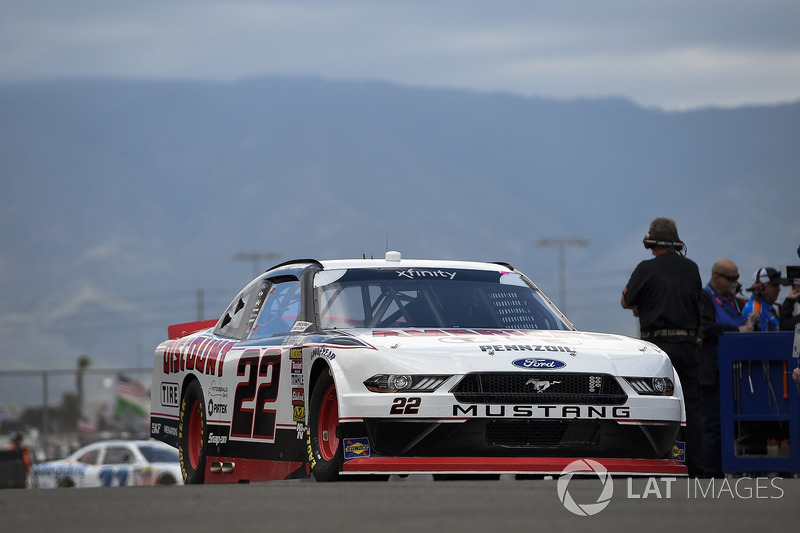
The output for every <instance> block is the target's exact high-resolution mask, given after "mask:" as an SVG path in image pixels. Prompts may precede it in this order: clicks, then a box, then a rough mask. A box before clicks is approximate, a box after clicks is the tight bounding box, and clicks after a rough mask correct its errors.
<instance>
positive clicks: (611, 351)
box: [344, 329, 669, 375]
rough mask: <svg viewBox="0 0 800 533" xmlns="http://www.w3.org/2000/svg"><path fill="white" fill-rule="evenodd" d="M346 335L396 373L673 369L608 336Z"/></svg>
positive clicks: (651, 353)
mask: <svg viewBox="0 0 800 533" xmlns="http://www.w3.org/2000/svg"><path fill="white" fill-rule="evenodd" d="M344 333H345V334H346V335H348V336H352V337H355V338H357V339H359V340H360V341H361V342H363V343H364V344H365V345H368V346H370V347H373V348H374V349H376V350H377V351H379V352H380V354H381V355H380V356H378V357H376V358H375V359H378V360H382V361H383V363H384V364H388V365H389V366H391V367H393V368H391V369H390V368H386V370H392V371H397V370H405V371H408V372H441V371H442V370H444V369H447V371H449V372H453V373H457V374H462V373H467V372H476V371H477V372H508V371H514V370H515V369H516V370H528V371H530V370H536V371H551V370H560V371H563V372H570V371H580V372H603V373H611V374H620V373H623V374H624V375H652V374H653V373H662V372H664V371H665V367H668V366H669V359H668V358H667V356H666V354H665V353H664V352H663V351H661V350H660V349H659V348H658V347H657V346H655V345H653V344H651V343H648V342H645V341H642V340H639V339H634V338H631V337H625V336H622V335H612V334H606V333H586V332H577V331H559V330H524V331H523V330H475V329H378V330H348V331H346V332H344ZM487 356H489V357H487ZM373 357H374V355H373ZM374 362H377V361H374ZM369 366H373V365H369Z"/></svg>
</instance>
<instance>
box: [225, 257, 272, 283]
mask: <svg viewBox="0 0 800 533" xmlns="http://www.w3.org/2000/svg"><path fill="white" fill-rule="evenodd" d="M278 256H279V254H278V253H277V252H239V253H238V254H233V260H234V261H252V262H253V278H255V277H256V276H258V275H259V274H260V273H261V272H260V270H261V261H262V260H264V259H275V258H277V257H278Z"/></svg>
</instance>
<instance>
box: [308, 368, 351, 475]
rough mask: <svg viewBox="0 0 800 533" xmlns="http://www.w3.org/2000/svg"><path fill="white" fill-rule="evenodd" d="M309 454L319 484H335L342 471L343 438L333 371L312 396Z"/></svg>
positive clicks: (325, 376) (326, 375) (309, 423)
mask: <svg viewBox="0 0 800 533" xmlns="http://www.w3.org/2000/svg"><path fill="white" fill-rule="evenodd" d="M308 428H309V432H308V453H309V462H310V463H311V472H312V473H313V474H314V478H315V479H316V480H317V481H335V480H337V479H338V478H339V471H340V470H341V468H342V462H343V460H342V443H341V440H340V439H339V401H338V399H337V397H336V386H335V385H334V383H333V377H332V376H331V375H330V372H326V373H324V374H323V375H322V377H320V379H319V381H318V382H317V384H316V385H315V386H314V390H313V391H312V393H311V403H310V404H309V417H308Z"/></svg>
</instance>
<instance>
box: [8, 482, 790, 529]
mask: <svg viewBox="0 0 800 533" xmlns="http://www.w3.org/2000/svg"><path fill="white" fill-rule="evenodd" d="M692 481H693V480H687V479H686V478H678V479H675V480H674V481H673V482H669V481H668V480H663V479H660V478H652V481H651V480H648V479H644V478H637V479H633V480H628V479H627V478H617V479H615V480H614V481H613V494H612V497H611V498H610V499H608V500H607V501H608V505H607V506H606V507H605V508H603V509H602V510H600V512H598V513H597V514H593V515H591V516H578V515H576V514H573V513H571V512H570V511H568V510H567V509H566V507H565V506H564V504H563V503H562V502H561V500H560V498H559V493H558V492H559V491H558V488H557V485H558V478H557V479H555V480H553V479H550V480H547V479H545V480H541V479H536V480H531V479H514V478H513V476H503V477H502V478H501V479H500V480H495V481H487V480H467V481H464V480H458V481H433V480H431V479H430V477H429V476H411V477H408V478H396V477H392V478H391V479H390V481H388V482H371V481H370V482H365V481H361V482H344V483H316V482H314V481H310V480H303V481H298V480H294V481H279V482H272V483H258V484H249V485H245V484H242V485H203V486H196V485H194V486H161V487H122V488H97V489H29V490H13V489H6V490H0V531H2V532H4V533H7V532H14V533H34V532H40V531H41V532H64V531H66V532H81V533H84V532H86V533H91V532H94V531H98V532H101V531H102V532H116V533H123V532H129V531H130V532H134V531H135V532H142V531H147V532H155V531H159V532H160V531H169V532H181V533H183V532H192V533H203V532H215V533H219V532H238V531H270V532H284V531H298V532H299V531H302V532H309V531H311V532H319V531H326V532H327V531H335V532H340V531H341V532H362V531H378V532H381V533H392V532H412V533H413V532H428V531H435V532H441V533H449V532H459V533H461V532H464V533H466V532H473V531H474V532H480V533H500V532H503V533H505V532H517V531H521V532H524V531H537V532H555V531H568V530H569V531H581V530H586V531H595V532H596V531H626V532H627V531H639V530H641V531H646V532H648V533H651V532H660V531H669V532H670V533H686V532H695V531H698V532H711V531H723V532H726V533H727V532H737V531H747V532H749V533H763V532H766V531H778V529H777V528H779V527H781V528H784V529H783V530H784V531H797V529H798V527H797V525H798V521H799V520H800V505H798V504H799V503H800V479H779V480H773V481H770V480H768V479H766V478H764V479H760V480H756V479H753V480H747V479H745V480H743V481H740V482H739V483H738V486H737V485H736V484H735V481H736V480H727V481H728V482H727V483H725V482H724V481H723V482H721V481H720V480H716V483H715V485H714V486H713V487H712V486H711V480H697V482H703V484H702V485H695V486H694V487H693V486H692V485H691V483H692ZM564 486H565V489H566V490H565V491H564V492H563V494H565V495H567V496H566V497H567V499H569V498H572V501H573V502H574V503H575V504H577V505H579V506H583V505H586V504H596V503H597V501H598V499H600V498H601V496H602V495H603V488H604V487H603V484H602V482H601V481H600V479H599V478H597V477H594V478H592V479H590V478H584V479H578V478H573V479H571V480H570V481H569V482H568V483H565V484H564ZM668 487H669V494H667V490H668ZM658 496H660V498H659V497H658ZM667 496H669V497H667ZM748 496H749V497H748Z"/></svg>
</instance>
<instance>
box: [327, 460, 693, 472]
mask: <svg viewBox="0 0 800 533" xmlns="http://www.w3.org/2000/svg"><path fill="white" fill-rule="evenodd" d="M583 460H584V459H583V458H580V457H359V458H356V459H352V460H350V461H348V462H346V463H345V464H344V466H343V469H342V473H343V474H546V475H549V474H554V475H558V474H561V473H563V472H564V470H565V469H566V468H567V467H568V466H569V465H571V464H572V463H574V462H575V461H583ZM586 460H589V461H594V462H596V463H599V464H600V465H602V466H603V467H604V468H605V469H606V471H607V472H609V473H610V474H616V475H622V476H685V475H687V470H686V466H685V465H684V464H683V463H680V462H678V461H673V460H671V459H617V458H595V457H592V458H587V459H586ZM571 471H575V470H574V469H572V470H571ZM586 471H587V472H588V471H590V470H586Z"/></svg>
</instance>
